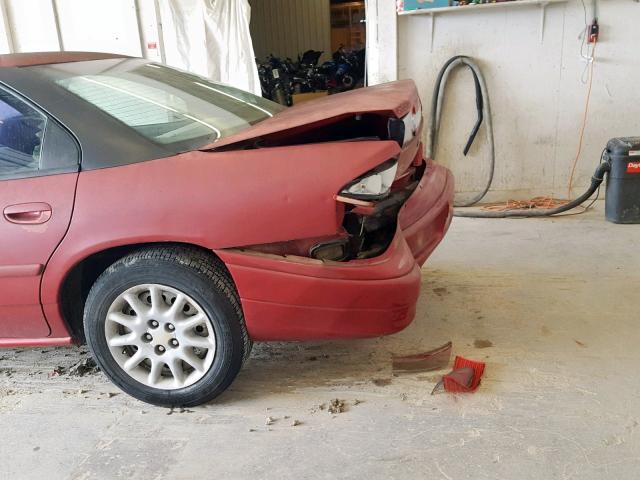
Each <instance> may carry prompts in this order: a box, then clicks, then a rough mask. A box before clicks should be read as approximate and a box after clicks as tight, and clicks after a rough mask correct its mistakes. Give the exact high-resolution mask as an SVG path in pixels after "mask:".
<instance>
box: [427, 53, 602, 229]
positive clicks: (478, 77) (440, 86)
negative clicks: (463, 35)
mask: <svg viewBox="0 0 640 480" xmlns="http://www.w3.org/2000/svg"><path fill="white" fill-rule="evenodd" d="M459 66H466V67H468V68H469V69H470V70H471V73H472V74H473V81H474V84H475V90H476V109H477V111H478V119H477V121H476V124H475V126H474V127H473V130H472V132H471V135H470V136H469V139H468V140H467V144H466V146H465V149H464V154H465V155H466V154H467V153H468V151H469V148H471V145H472V144H473V141H474V140H475V138H476V135H477V133H478V130H479V129H480V126H481V125H482V123H483V121H486V123H487V125H486V131H487V141H488V143H489V155H490V164H489V167H490V168H489V176H488V179H487V183H486V185H485V187H484V188H483V189H482V191H481V192H480V193H479V194H478V195H476V196H475V197H474V198H472V199H471V200H470V201H468V202H465V203H463V204H460V203H455V204H454V205H455V206H456V207H471V206H473V205H475V204H477V203H478V202H479V201H480V200H482V198H484V196H485V195H486V194H487V192H488V191H489V189H490V188H491V183H492V182H493V174H494V170H495V146H494V140H493V125H492V119H491V108H490V103H489V96H488V93H487V87H486V83H485V80H484V76H483V75H482V72H481V70H480V68H479V67H478V65H477V64H476V63H475V62H474V61H473V59H471V58H470V57H467V56H464V55H456V56H455V57H452V58H450V59H449V60H447V62H446V63H445V64H444V66H443V67H442V69H440V72H439V73H438V77H437V79H436V84H435V88H434V90H433V97H432V100H431V117H430V125H429V131H428V138H427V157H428V158H431V159H434V158H435V153H436V147H437V143H438V134H439V132H440V118H441V116H442V104H443V98H444V91H445V87H446V84H447V80H448V78H449V74H450V73H451V71H453V70H454V69H455V68H457V67H459ZM610 169H611V165H610V164H609V162H608V161H605V162H603V163H600V165H598V168H597V169H596V171H595V173H594V174H593V177H591V185H590V186H589V188H588V189H587V191H586V192H584V193H583V194H582V195H580V196H579V197H578V198H576V199H575V200H572V201H571V202H568V203H565V204H564V205H561V206H560V207H557V208H552V209H544V210H535V209H530V210H507V211H501V212H491V211H481V212H478V211H469V210H466V209H462V210H461V209H459V208H456V209H455V210H454V216H456V217H471V218H509V217H519V218H525V217H549V216H551V215H557V214H559V213H563V212H566V211H568V210H571V209H572V208H575V207H577V206H579V205H580V204H582V203H583V202H585V201H586V200H588V199H589V198H590V197H591V196H592V195H593V194H594V193H595V191H596V190H597V189H598V187H600V185H601V184H602V182H603V180H604V176H605V174H607V173H608V172H609V171H610Z"/></svg>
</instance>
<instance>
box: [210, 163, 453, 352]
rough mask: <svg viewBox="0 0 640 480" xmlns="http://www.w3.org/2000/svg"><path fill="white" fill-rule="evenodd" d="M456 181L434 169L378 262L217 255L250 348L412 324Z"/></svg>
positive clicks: (237, 253)
mask: <svg viewBox="0 0 640 480" xmlns="http://www.w3.org/2000/svg"><path fill="white" fill-rule="evenodd" d="M452 199H453V177H452V175H451V173H450V172H449V171H448V170H447V169H445V168H444V167H441V166H437V165H430V166H429V169H428V172H427V173H425V175H424V176H423V179H422V181H421V182H420V184H419V186H418V188H417V189H416V191H415V192H414V193H413V194H412V196H411V197H410V198H409V200H407V202H406V203H405V205H404V206H403V207H402V209H401V211H400V214H399V215H398V226H399V228H398V229H397V230H396V234H395V237H394V239H393V241H392V242H391V245H390V246H389V248H388V249H387V251H386V252H385V253H384V254H383V255H381V256H379V257H376V258H372V259H367V260H354V261H350V262H345V263H341V262H324V263H323V262H320V261H318V260H314V259H307V258H301V257H285V258H283V257H281V256H276V255H265V254H255V253H248V252H246V251H242V252H241V251H237V250H220V251H217V253H218V254H219V255H220V257H221V258H222V260H223V261H224V262H225V263H226V265H227V267H228V268H229V271H230V272H231V275H232V276H233V278H234V281H235V283H236V286H237V288H238V292H239V293H240V297H241V301H242V308H243V311H244V316H245V321H246V324H247V329H248V331H249V335H250V337H251V338H252V339H253V340H257V341H266V340H312V339H330V338H366V337H377V336H382V335H388V334H391V333H395V332H398V331H400V330H402V329H403V328H405V327H406V326H407V325H409V323H411V321H412V320H413V317H414V316H415V308H416V302H417V300H418V295H419V293H420V281H421V275H420V266H421V265H422V264H424V262H425V261H426V259H427V258H428V257H429V255H430V254H431V252H432V251H433V250H434V248H435V247H436V246H437V245H438V243H440V241H441V240H442V237H443V236H444V234H445V233H446V231H447V229H448V227H449V224H450V222H451V213H452Z"/></svg>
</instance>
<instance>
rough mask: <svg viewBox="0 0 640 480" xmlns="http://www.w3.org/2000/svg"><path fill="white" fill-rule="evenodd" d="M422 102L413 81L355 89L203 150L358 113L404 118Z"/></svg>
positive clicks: (303, 106)
mask: <svg viewBox="0 0 640 480" xmlns="http://www.w3.org/2000/svg"><path fill="white" fill-rule="evenodd" d="M418 102H419V99H418V91H417V89H416V85H415V83H414V81H413V80H399V81H396V82H390V83H384V84H382V85H375V86H373V87H367V88H362V89H359V90H351V91H349V92H344V93H339V94H336V95H329V96H327V97H324V98H320V99H317V100H313V101H310V102H305V103H302V104H300V105H296V106H293V107H291V108H288V109H287V110H285V111H283V112H280V113H278V114H276V115H274V116H273V117H272V118H268V119H267V120H264V121H262V122H260V123H258V124H256V125H253V126H252V127H249V128H247V129H245V130H242V131H240V132H238V133H235V134H233V135H229V136H228V137H223V138H220V139H218V140H216V141H215V142H213V143H210V144H208V145H206V146H204V147H202V148H201V150H216V149H219V148H221V147H225V146H229V145H233V144H236V143H239V142H244V141H247V140H251V139H256V138H259V137H264V136H267V135H272V134H275V133H278V132H282V131H289V130H292V129H296V128H301V127H305V128H309V127H310V126H318V127H319V126H322V125H325V124H327V123H329V122H332V121H335V120H336V119H338V118H341V117H347V116H352V115H358V114H366V113H378V114H383V115H388V116H393V117H396V118H401V117H403V116H404V115H406V114H407V113H409V111H410V110H411V108H412V107H413V106H414V105H416V104H417V103H418Z"/></svg>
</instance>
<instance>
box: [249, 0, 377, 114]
mask: <svg viewBox="0 0 640 480" xmlns="http://www.w3.org/2000/svg"><path fill="white" fill-rule="evenodd" d="M250 4H251V23H250V28H251V37H252V41H253V48H254V51H255V55H256V63H257V65H258V72H259V75H260V83H261V87H262V95H263V96H264V97H265V98H268V99H270V100H273V101H276V102H278V103H281V104H284V105H288V106H290V105H293V104H297V103H301V102H304V101H308V100H312V99H315V98H318V97H323V96H326V95H331V94H335V93H339V92H343V91H347V90H352V89H355V88H360V87H362V86H364V85H365V84H366V78H365V77H366V75H365V70H366V69H365V64H366V60H365V57H366V53H365V52H366V50H365V44H366V25H365V10H366V9H365V2H364V0H358V1H354V0H351V1H347V0H314V1H313V2H309V1H307V0H250Z"/></svg>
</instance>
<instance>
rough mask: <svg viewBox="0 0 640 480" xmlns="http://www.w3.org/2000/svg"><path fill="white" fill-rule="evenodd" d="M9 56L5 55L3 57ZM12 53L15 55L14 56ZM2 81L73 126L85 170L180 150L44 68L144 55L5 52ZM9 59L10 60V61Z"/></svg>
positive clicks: (0, 72) (0, 65)
mask: <svg viewBox="0 0 640 480" xmlns="http://www.w3.org/2000/svg"><path fill="white" fill-rule="evenodd" d="M3 57H4V58H3ZM10 57H13V58H10ZM6 58H9V60H8V61H10V62H11V64H10V65H9V64H7V63H0V85H2V87H3V88H6V87H8V88H10V89H13V90H14V91H16V92H18V93H19V94H20V95H21V96H23V97H25V98H27V99H28V100H29V101H30V102H32V103H34V104H35V105H37V106H38V107H39V108H40V109H42V110H44V111H45V112H47V114H49V115H50V116H51V117H53V118H54V119H55V120H57V121H58V122H59V123H60V124H62V125H63V126H65V127H66V128H67V129H69V130H70V131H71V132H73V134H74V135H75V136H76V138H77V140H78V142H79V143H80V147H81V150H82V170H95V169H99V168H110V167H116V166H120V165H127V164H129V163H135V162H141V161H145V160H152V159H156V158H163V157H169V156H172V155H175V153H176V152H175V151H174V150H172V149H170V148H167V147H166V146H164V145H159V144H155V143H153V142H152V141H151V140H148V139H146V138H144V137H143V136H141V135H140V134H139V133H137V132H136V131H135V130H133V129H131V128H129V127H127V126H126V125H124V124H123V123H122V122H119V121H117V120H116V119H115V118H113V117H110V116H109V115H107V114H106V113H104V112H103V111H101V110H100V109H98V108H97V107H95V106H93V105H90V104H88V103H87V102H86V101H84V100H82V99H81V98H80V97H78V96H77V95H74V94H73V93H71V92H69V91H68V90H66V89H64V88H62V87H60V86H59V85H57V84H56V83H55V82H54V81H52V80H51V78H48V77H47V76H46V75H44V74H43V72H42V69H54V68H56V67H57V65H58V64H67V65H68V64H74V63H77V62H85V61H86V62H90V63H93V62H98V63H99V62H107V63H111V64H118V63H121V62H141V63H144V62H147V60H144V59H141V58H132V57H127V56H125V55H113V54H105V53H91V52H43V53H24V54H14V55H0V62H1V61H2V60H5V59H6ZM8 61H7V62H8Z"/></svg>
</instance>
